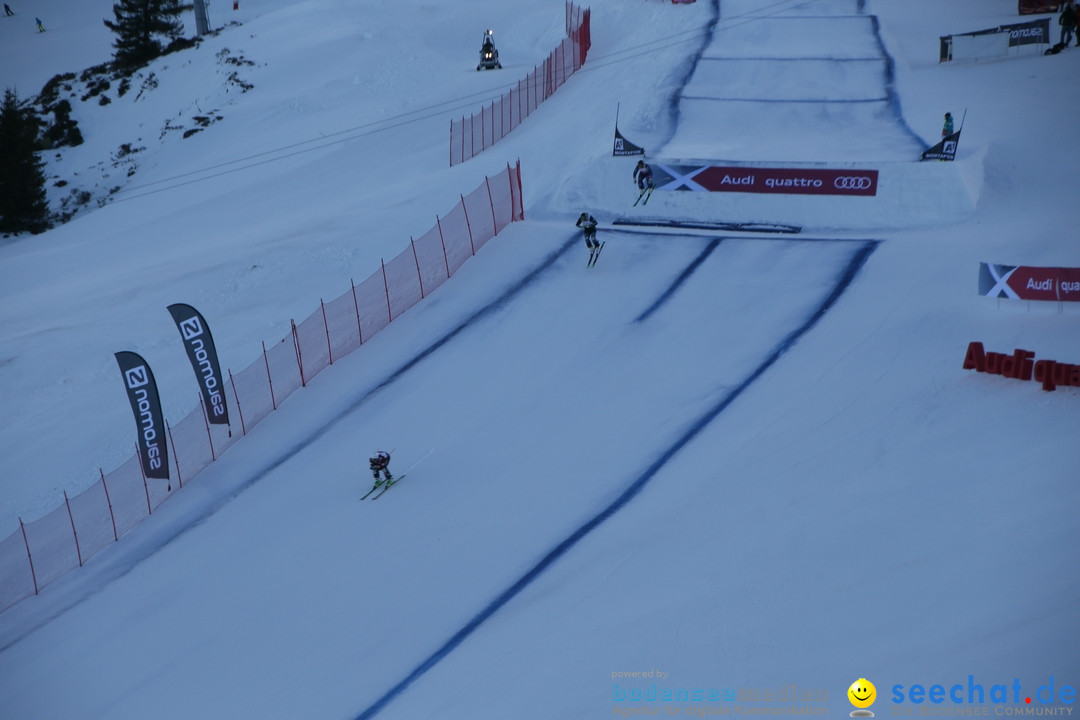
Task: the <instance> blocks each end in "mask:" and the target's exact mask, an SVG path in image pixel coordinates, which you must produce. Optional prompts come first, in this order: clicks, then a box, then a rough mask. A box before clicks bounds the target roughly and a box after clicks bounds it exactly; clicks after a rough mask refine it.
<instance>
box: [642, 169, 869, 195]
mask: <svg viewBox="0 0 1080 720" xmlns="http://www.w3.org/2000/svg"><path fill="white" fill-rule="evenodd" d="M652 167H653V181H654V182H655V183H656V189H657V190H693V191H697V192H744V193H782V194H786V195H863V196H868V195H877V182H878V171H877V170H855V169H847V170H819V169H816V168H803V169H794V168H762V167H723V166H716V165H704V166H702V165H694V166H686V165H661V164H659V163H656V164H653V166H652Z"/></svg>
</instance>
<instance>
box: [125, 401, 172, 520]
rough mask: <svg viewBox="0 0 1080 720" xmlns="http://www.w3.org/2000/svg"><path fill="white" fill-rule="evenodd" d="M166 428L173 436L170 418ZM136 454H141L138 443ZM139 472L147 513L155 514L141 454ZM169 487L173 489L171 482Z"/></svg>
mask: <svg viewBox="0 0 1080 720" xmlns="http://www.w3.org/2000/svg"><path fill="white" fill-rule="evenodd" d="M165 429H166V430H168V431H169V437H172V430H169V421H168V420H166V421H165ZM135 454H136V455H138V454H139V446H138V445H137V444H136V445H135ZM173 460H174V461H175V460H176V446H175V445H174V446H173ZM179 471H180V470H179V466H177V472H179ZM139 472H140V473H142V486H143V490H144V491H145V492H146V514H147V515H153V514H154V510H153V508H151V507H150V486H149V485H147V484H146V469H145V468H144V467H143V466H142V457H141V456H140V457H139ZM169 489H170V490H171V489H172V486H171V484H170V487H169Z"/></svg>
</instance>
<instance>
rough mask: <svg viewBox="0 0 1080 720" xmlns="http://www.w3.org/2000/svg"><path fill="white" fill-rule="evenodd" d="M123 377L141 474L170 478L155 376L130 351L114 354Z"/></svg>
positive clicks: (163, 422)
mask: <svg viewBox="0 0 1080 720" xmlns="http://www.w3.org/2000/svg"><path fill="white" fill-rule="evenodd" d="M116 362H117V364H118V365H119V366H120V372H121V373H122V374H123V376H124V387H125V388H126V389H127V394H128V401H129V402H130V403H131V412H133V413H134V414H135V424H136V425H137V426H138V428H139V458H140V459H141V460H142V467H143V474H144V475H146V477H148V478H156V479H158V480H168V479H169V450H168V447H167V446H166V442H165V420H164V418H163V417H162V415H161V401H160V400H159V399H158V390H157V383H156V382H154V373H152V372H150V366H149V365H147V364H146V361H145V360H143V359H142V358H141V357H139V356H138V355H136V354H135V353H133V352H126V351H125V352H118V353H116Z"/></svg>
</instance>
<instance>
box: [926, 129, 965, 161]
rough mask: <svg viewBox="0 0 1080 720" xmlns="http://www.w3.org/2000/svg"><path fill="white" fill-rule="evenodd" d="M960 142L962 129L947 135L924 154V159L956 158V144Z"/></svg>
mask: <svg viewBox="0 0 1080 720" xmlns="http://www.w3.org/2000/svg"><path fill="white" fill-rule="evenodd" d="M959 142H960V131H959V130H957V131H956V132H954V133H953V134H952V135H949V136H947V137H946V138H945V139H944V140H942V141H941V142H939V143H938V144H937V145H935V146H934V147H932V148H930V149H929V150H927V151H926V152H924V153H923V154H922V159H923V160H955V159H956V146H957V144H959Z"/></svg>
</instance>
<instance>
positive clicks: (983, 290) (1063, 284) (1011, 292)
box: [979, 263, 1080, 302]
mask: <svg viewBox="0 0 1080 720" xmlns="http://www.w3.org/2000/svg"><path fill="white" fill-rule="evenodd" d="M979 294H980V295H985V296H986V297H996V298H1009V299H1011V300H1050V301H1057V302H1080V268H1040V267H1024V266H1022V265H1020V266H1016V265H993V264H991V263H980V264H979Z"/></svg>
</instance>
